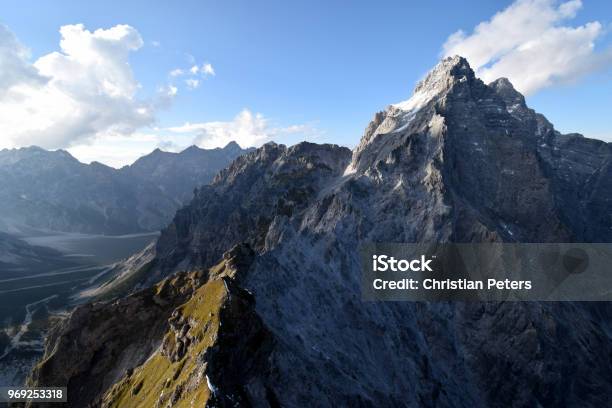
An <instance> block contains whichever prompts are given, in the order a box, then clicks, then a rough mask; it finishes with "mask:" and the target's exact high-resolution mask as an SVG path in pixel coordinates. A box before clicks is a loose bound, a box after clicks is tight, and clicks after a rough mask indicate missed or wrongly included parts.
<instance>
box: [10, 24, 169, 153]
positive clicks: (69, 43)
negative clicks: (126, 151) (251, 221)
mask: <svg viewBox="0 0 612 408" xmlns="http://www.w3.org/2000/svg"><path fill="white" fill-rule="evenodd" d="M7 31H8V30H7V29H6V28H5V27H4V30H0V32H3V34H2V35H0V49H1V50H3V51H1V52H2V55H1V56H0V61H2V62H0V64H2V66H1V67H0V72H2V74H1V75H2V80H0V81H1V82H0V83H2V84H4V86H5V87H6V92H3V96H2V97H1V98H0V128H1V129H2V135H3V137H2V140H0V146H4V147H13V146H24V145H30V144H36V145H39V146H42V147H46V148H59V147H66V146H70V145H74V144H76V143H81V142H82V141H84V140H87V139H91V138H96V137H99V136H101V135H114V134H130V133H132V132H134V131H135V130H136V129H138V128H140V127H143V126H146V125H150V124H152V123H153V121H154V115H155V110H156V109H157V108H158V107H159V106H160V105H163V104H165V103H167V102H168V100H169V99H170V98H171V97H172V96H173V95H174V94H175V93H176V89H175V88H174V90H173V88H167V89H166V90H165V92H162V93H161V94H160V95H161V96H162V99H161V100H159V101H158V100H151V101H143V100H140V99H138V98H137V97H136V93H137V91H138V89H139V87H140V85H139V84H138V82H137V81H136V80H135V78H134V76H133V73H132V70H131V67H130V65H129V60H128V56H129V54H130V53H131V52H133V51H136V50H138V49H139V48H141V47H142V45H143V40H142V38H141V36H140V34H139V33H138V31H136V30H135V29H134V28H132V27H130V26H128V25H117V26H114V27H111V28H109V29H98V30H95V31H93V32H91V31H88V30H86V29H85V27H84V26H83V25H82V24H76V25H66V26H62V27H61V28H60V34H61V41H60V50H59V51H57V52H52V53H49V54H46V55H44V56H42V57H40V58H39V59H38V60H36V61H35V62H34V63H33V64H30V63H29V62H28V59H27V54H26V53H25V52H24V51H23V46H21V45H20V44H19V43H18V42H17V41H16V40H15V38H14V36H12V35H10V32H8V33H9V35H8V36H7V34H6V32H7ZM7 50H8V51H7ZM6 66H8V67H9V69H8V70H7V69H6V68H5V67H6ZM15 67H17V68H16V69H15ZM11 69H12V70H13V71H11ZM6 72H8V73H9V76H8V79H6V78H5V76H6ZM11 72H13V73H11ZM41 78H43V79H44V80H42V79H41Z"/></svg>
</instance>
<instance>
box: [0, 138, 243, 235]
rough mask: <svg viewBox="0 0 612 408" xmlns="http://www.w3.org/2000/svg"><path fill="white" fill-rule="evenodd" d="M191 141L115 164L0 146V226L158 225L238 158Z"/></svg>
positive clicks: (231, 151) (234, 148) (118, 229)
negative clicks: (172, 150)
mask: <svg viewBox="0 0 612 408" xmlns="http://www.w3.org/2000/svg"><path fill="white" fill-rule="evenodd" d="M248 151H249V149H242V148H240V146H238V144H236V143H235V142H231V143H229V144H228V145H227V146H225V147H224V148H217V149H211V150H206V149H200V148H198V147H196V146H192V147H190V148H188V149H186V150H184V151H182V152H180V153H169V152H163V151H161V150H155V151H153V152H152V153H150V154H149V155H146V156H144V157H141V158H140V159H138V160H137V161H136V162H135V163H134V164H132V165H130V166H126V167H123V168H121V169H118V170H117V169H114V168H111V167H108V166H105V165H103V164H100V163H97V162H94V163H91V164H83V163H81V162H79V161H78V160H77V159H75V158H74V157H72V156H71V155H70V154H69V153H68V152H66V151H64V150H57V151H47V150H44V149H41V148H39V147H27V148H21V149H12V150H8V149H4V150H2V151H0V230H4V231H7V232H14V233H20V232H27V231H28V230H31V229H33V230H53V231H66V232H82V233H98V234H127V233H134V232H142V231H154V230H159V229H161V228H163V227H164V226H166V225H167V224H168V222H169V221H170V220H172V217H173V216H174V213H175V212H176V210H177V209H178V208H180V207H181V206H182V205H183V204H185V203H186V202H188V201H189V200H190V199H191V197H192V194H193V189H194V188H196V187H198V186H200V185H204V184H207V183H208V182H210V181H211V180H212V178H213V176H214V175H215V174H216V173H217V172H218V171H219V170H221V169H223V168H224V167H226V166H227V165H228V164H229V163H231V162H232V160H234V159H235V158H236V157H238V156H239V155H241V154H243V153H245V152H248Z"/></svg>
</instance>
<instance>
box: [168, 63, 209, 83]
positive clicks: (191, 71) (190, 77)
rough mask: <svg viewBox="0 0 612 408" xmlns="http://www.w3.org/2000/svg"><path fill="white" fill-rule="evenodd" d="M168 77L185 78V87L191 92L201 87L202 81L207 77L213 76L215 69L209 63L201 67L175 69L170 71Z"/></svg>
mask: <svg viewBox="0 0 612 408" xmlns="http://www.w3.org/2000/svg"><path fill="white" fill-rule="evenodd" d="M169 75H170V76H171V77H173V78H177V77H186V79H185V80H184V82H185V85H186V86H187V88H188V89H191V90H193V89H196V88H198V87H199V86H200V85H202V81H204V80H206V79H207V78H208V77H211V76H215V69H214V68H213V66H212V65H211V64H210V63H208V62H206V63H204V64H202V66H199V65H197V64H195V65H192V66H191V68H175V69H173V70H172V71H170V73H169Z"/></svg>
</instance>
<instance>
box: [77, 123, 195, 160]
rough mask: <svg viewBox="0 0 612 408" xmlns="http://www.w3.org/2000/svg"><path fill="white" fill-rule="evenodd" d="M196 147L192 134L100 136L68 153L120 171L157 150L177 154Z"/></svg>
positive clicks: (142, 133) (80, 144)
mask: <svg viewBox="0 0 612 408" xmlns="http://www.w3.org/2000/svg"><path fill="white" fill-rule="evenodd" d="M191 144H193V136H192V135H187V134H185V135H181V134H172V135H170V136H168V135H164V134H163V133H158V132H155V131H152V132H140V131H137V132H135V133H133V134H131V135H99V136H96V137H94V138H92V139H88V140H86V141H83V142H82V143H79V144H78V145H74V146H71V147H69V148H68V149H67V150H68V151H69V152H70V154H72V155H73V156H74V157H76V158H77V159H78V160H80V161H81V162H83V163H91V162H93V161H97V162H100V163H104V164H106V165H108V166H111V167H115V168H121V167H123V166H125V165H128V164H132V163H133V162H134V161H136V159H138V158H139V157H142V156H144V155H146V154H149V153H151V151H153V150H154V149H155V148H156V147H159V148H160V149H162V150H165V151H171V152H178V151H181V150H183V149H185V148H187V147H188V146H189V145H191Z"/></svg>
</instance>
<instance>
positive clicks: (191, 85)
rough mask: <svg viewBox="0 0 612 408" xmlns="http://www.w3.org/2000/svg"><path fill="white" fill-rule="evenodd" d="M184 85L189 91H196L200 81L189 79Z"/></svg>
mask: <svg viewBox="0 0 612 408" xmlns="http://www.w3.org/2000/svg"><path fill="white" fill-rule="evenodd" d="M185 84H187V87H188V88H189V89H196V88H197V87H198V86H200V80H199V79H194V78H189V79H186V80H185Z"/></svg>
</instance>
